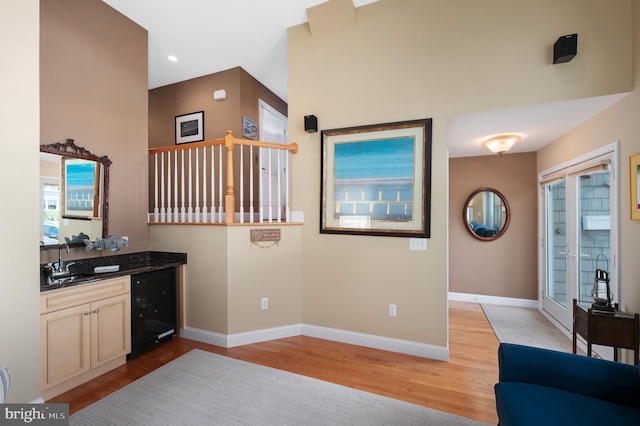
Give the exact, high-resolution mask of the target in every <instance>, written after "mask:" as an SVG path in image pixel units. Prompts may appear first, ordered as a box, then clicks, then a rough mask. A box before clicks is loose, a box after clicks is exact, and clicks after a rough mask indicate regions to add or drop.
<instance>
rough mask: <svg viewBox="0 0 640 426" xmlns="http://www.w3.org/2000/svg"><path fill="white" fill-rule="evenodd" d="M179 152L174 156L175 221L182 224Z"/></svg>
mask: <svg viewBox="0 0 640 426" xmlns="http://www.w3.org/2000/svg"><path fill="white" fill-rule="evenodd" d="M178 192H179V191H178V151H176V152H175V155H174V156H173V221H174V222H176V223H177V222H180V210H179V206H178Z"/></svg>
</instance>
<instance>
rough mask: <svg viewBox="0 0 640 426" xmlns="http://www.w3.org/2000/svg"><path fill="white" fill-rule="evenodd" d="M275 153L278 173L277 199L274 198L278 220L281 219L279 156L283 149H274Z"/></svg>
mask: <svg viewBox="0 0 640 426" xmlns="http://www.w3.org/2000/svg"><path fill="white" fill-rule="evenodd" d="M276 152H277V155H278V159H277V161H276V164H277V165H278V167H277V170H278V171H277V174H278V188H277V189H276V194H277V199H276V207H277V208H278V215H277V217H278V222H281V221H282V204H280V194H281V189H280V156H281V155H282V153H283V152H284V151H282V150H281V149H278V150H276Z"/></svg>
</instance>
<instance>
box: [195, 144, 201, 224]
mask: <svg viewBox="0 0 640 426" xmlns="http://www.w3.org/2000/svg"><path fill="white" fill-rule="evenodd" d="M199 151H200V149H198V148H196V176H195V180H196V205H195V213H196V218H195V221H196V223H200V159H199V155H198V152H199Z"/></svg>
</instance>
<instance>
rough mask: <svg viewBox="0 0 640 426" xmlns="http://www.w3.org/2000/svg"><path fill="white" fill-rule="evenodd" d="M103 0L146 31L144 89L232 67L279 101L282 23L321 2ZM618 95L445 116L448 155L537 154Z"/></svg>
mask: <svg viewBox="0 0 640 426" xmlns="http://www.w3.org/2000/svg"><path fill="white" fill-rule="evenodd" d="M103 1H104V2H105V3H107V4H108V5H110V6H111V7H113V8H114V9H116V10H118V11H119V12H120V13H122V14H123V15H125V16H127V17H129V18H130V19H131V20H132V21H134V22H136V23H137V24H138V25H140V26H142V27H144V28H145V29H146V30H147V31H148V32H149V89H153V88H156V87H161V86H165V85H167V84H172V83H177V82H180V81H184V80H188V79H191V78H195V77H199V76H203V75H208V74H213V73H216V72H220V71H224V70H227V69H230V68H234V67H237V66H240V67H242V68H243V69H244V70H246V71H247V72H248V73H249V74H251V75H252V76H253V77H255V78H256V79H257V80H258V81H260V82H261V83H262V84H264V85H265V86H267V87H268V88H269V89H270V90H271V91H273V92H274V93H275V94H276V95H278V96H279V97H281V98H282V99H283V100H285V101H286V100H287V28H288V27H291V26H294V25H298V24H301V23H304V22H306V21H307V14H306V10H307V9H308V8H309V7H312V6H315V5H317V4H320V3H324V2H325V1H327V0H233V1H232V0H180V1H177V0H103ZM375 1H377V0H353V4H354V5H355V6H356V7H360V6H363V5H366V4H369V3H373V2H375ZM169 55H174V56H176V57H177V58H178V61H177V62H170V61H169V60H168V59H167V57H168V56H169ZM622 96H624V95H612V96H604V97H599V98H590V99H583V100H576V101H566V102H558V103H554V104H546V105H537V106H530V107H522V108H515V109H509V110H501V111H486V112H480V113H476V114H469V115H460V116H454V117H449V120H448V138H449V141H448V148H449V155H450V156H451V157H468V156H478V155H493V154H491V152H489V151H488V150H487V149H486V148H484V147H482V146H481V145H480V143H481V142H482V141H483V140H484V139H486V138H488V137H490V136H492V135H497V134H501V133H515V134H520V135H521V136H522V140H521V141H520V142H518V143H517V144H516V145H515V147H514V148H512V150H511V151H510V152H516V153H517V152H532V151H537V150H539V149H540V148H542V147H543V146H545V145H547V144H548V143H550V142H552V141H553V140H555V139H557V138H558V137H560V136H562V135H564V134H565V133H567V132H568V131H569V130H571V129H573V128H574V127H576V126H577V125H579V124H580V123H582V122H584V121H586V120H587V119H589V118H591V117H593V116H594V115H596V114H597V113H598V112H600V111H602V110H603V109H605V108H606V107H608V106H610V105H612V104H613V103H615V102H617V101H618V100H619V99H620V98H621V97H622ZM360 124H361V123H360Z"/></svg>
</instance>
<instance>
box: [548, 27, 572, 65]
mask: <svg viewBox="0 0 640 426" xmlns="http://www.w3.org/2000/svg"><path fill="white" fill-rule="evenodd" d="M576 53H578V34H569V35H565V36H562V37H560V38H559V39H558V40H557V41H556V42H555V44H554V45H553V63H554V64H560V63H562V62H569V61H570V60H572V59H573V57H574V56H576Z"/></svg>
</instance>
